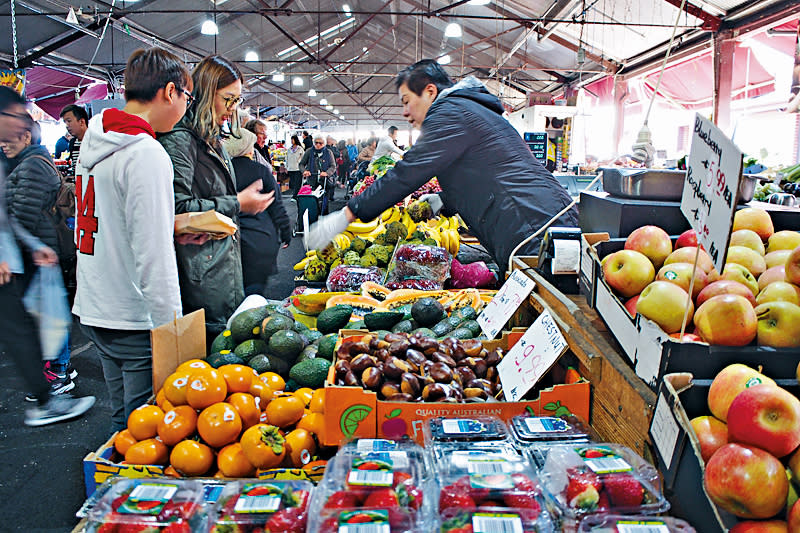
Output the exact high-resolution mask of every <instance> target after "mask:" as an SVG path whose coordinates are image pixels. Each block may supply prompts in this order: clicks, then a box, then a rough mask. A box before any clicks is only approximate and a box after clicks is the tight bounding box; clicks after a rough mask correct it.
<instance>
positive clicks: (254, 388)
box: [250, 379, 275, 411]
mask: <svg viewBox="0 0 800 533" xmlns="http://www.w3.org/2000/svg"><path fill="white" fill-rule="evenodd" d="M250 394H252V395H253V396H255V397H256V398H260V399H261V401H260V402H259V404H258V407H259V409H261V410H262V411H263V410H264V409H266V408H267V405H268V404H269V402H271V401H272V398H273V397H274V396H275V392H274V391H273V390H272V389H271V388H270V387H269V386H268V385H267V384H266V383H264V382H263V381H261V380H260V379H254V380H253V383H252V384H251V385H250Z"/></svg>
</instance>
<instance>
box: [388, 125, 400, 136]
mask: <svg viewBox="0 0 800 533" xmlns="http://www.w3.org/2000/svg"><path fill="white" fill-rule="evenodd" d="M398 129H399V128H398V127H397V126H389V135H391V134H392V133H394V132H396V131H397V130H398Z"/></svg>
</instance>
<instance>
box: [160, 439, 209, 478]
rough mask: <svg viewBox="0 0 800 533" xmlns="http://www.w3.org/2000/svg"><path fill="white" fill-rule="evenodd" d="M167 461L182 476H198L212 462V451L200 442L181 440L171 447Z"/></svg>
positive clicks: (204, 471) (207, 468)
mask: <svg viewBox="0 0 800 533" xmlns="http://www.w3.org/2000/svg"><path fill="white" fill-rule="evenodd" d="M169 462H170V464H171V465H172V466H174V467H175V470H177V471H178V472H180V473H181V474H183V475H184V476H200V475H202V474H205V473H206V472H208V470H209V469H210V468H211V465H213V464H214V452H213V450H212V449H211V448H209V447H208V446H206V445H205V444H203V443H202V442H197V441H196V440H182V441H180V442H179V443H178V444H176V445H175V447H174V448H172V453H170V454H169Z"/></svg>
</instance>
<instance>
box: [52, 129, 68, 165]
mask: <svg viewBox="0 0 800 533" xmlns="http://www.w3.org/2000/svg"><path fill="white" fill-rule="evenodd" d="M71 140H72V135H70V134H69V132H66V133H64V135H62V136H61V137H59V138H58V140H57V141H56V147H55V157H56V159H61V154H63V153H64V152H69V143H70V141H71Z"/></svg>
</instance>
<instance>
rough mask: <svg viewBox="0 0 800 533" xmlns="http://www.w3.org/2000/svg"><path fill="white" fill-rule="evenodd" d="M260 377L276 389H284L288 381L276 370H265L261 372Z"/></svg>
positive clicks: (267, 384)
mask: <svg viewBox="0 0 800 533" xmlns="http://www.w3.org/2000/svg"><path fill="white" fill-rule="evenodd" d="M258 378H259V379H260V380H261V381H263V382H264V384H265V385H266V386H268V387H269V388H270V389H272V390H274V391H279V390H280V391H282V390H283V389H285V388H286V382H285V381H284V380H283V378H282V377H280V376H279V375H278V374H276V373H275V372H264V373H263V374H259V375H258Z"/></svg>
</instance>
